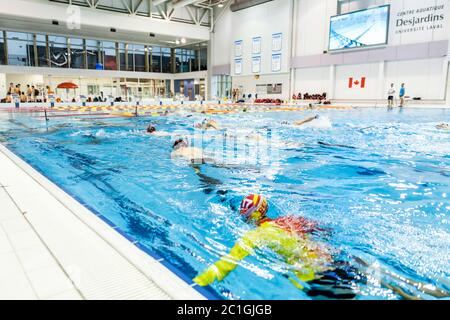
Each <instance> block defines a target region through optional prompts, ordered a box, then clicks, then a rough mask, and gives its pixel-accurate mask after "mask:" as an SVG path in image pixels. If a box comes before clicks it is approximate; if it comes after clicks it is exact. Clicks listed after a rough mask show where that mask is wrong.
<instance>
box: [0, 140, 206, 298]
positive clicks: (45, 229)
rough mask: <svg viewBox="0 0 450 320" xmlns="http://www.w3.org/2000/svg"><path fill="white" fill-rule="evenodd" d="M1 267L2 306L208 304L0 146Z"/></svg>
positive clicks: (169, 272)
mask: <svg viewBox="0 0 450 320" xmlns="http://www.w3.org/2000/svg"><path fill="white" fill-rule="evenodd" d="M0 264H1V265H2V268H1V269H0V299H180V300H181V299H186V300H191V299H205V297H204V296H203V295H201V294H200V293H199V292H198V291H196V290H195V289H193V288H192V287H191V286H190V285H188V284H187V283H186V282H185V281H183V280H182V279H180V278H179V277H178V276H176V275H175V274H174V273H172V272H171V271H170V270H169V269H167V268H166V267H165V266H164V265H162V264H161V263H160V262H158V261H157V260H155V259H154V258H152V257H150V256H149V255H148V254H146V253H145V252H143V251H141V250H140V249H139V248H138V247H136V246H135V245H133V244H132V243H131V242H130V241H129V240H128V239H126V238H125V237H123V236H122V235H121V234H119V233H118V232H117V231H115V230H114V229H113V228H112V227H111V226H109V225H108V224H107V223H106V222H104V221H103V220H101V219H100V218H99V217H97V216H96V215H95V214H94V213H92V212H91V211H89V210H88V209H87V208H85V207H84V206H83V205H81V204H80V203H78V202H77V201H76V200H75V199H73V198H72V197H71V196H69V195H68V194H67V193H65V192H64V191H63V190H61V189H60V188H59V187H57V186H56V185H55V184H53V183H52V182H50V181H49V180H48V179H47V178H45V177H44V176H42V175H41V174H40V173H38V172H37V171H36V170H34V169H33V168H32V167H31V166H30V165H28V164H27V163H25V162H24V161H23V160H22V159H20V158H19V157H17V156H16V155H15V154H13V153H12V152H11V151H9V150H8V149H7V148H6V147H5V146H3V145H1V144H0ZM2 280H3V281H2Z"/></svg>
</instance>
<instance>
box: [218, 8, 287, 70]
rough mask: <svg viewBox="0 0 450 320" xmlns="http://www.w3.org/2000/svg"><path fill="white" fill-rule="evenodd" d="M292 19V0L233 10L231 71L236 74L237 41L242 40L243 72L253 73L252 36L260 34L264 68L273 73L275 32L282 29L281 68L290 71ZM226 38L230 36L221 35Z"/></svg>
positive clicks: (262, 68)
mask: <svg viewBox="0 0 450 320" xmlns="http://www.w3.org/2000/svg"><path fill="white" fill-rule="evenodd" d="M291 20H292V0H275V1H271V2H267V3H264V4H261V5H257V6H254V7H251V8H248V9H244V10H240V11H237V12H233V13H232V33H231V34H232V38H231V39H228V41H230V42H231V51H229V52H230V59H231V66H232V67H231V71H232V74H234V60H235V59H234V42H235V41H237V40H242V41H243V54H242V63H243V72H242V76H246V75H251V74H253V73H252V69H251V65H252V38H254V37H258V36H259V37H261V38H262V46H261V72H260V73H259V74H273V73H274V72H272V70H271V59H272V34H274V33H282V34H283V43H282V51H281V54H282V63H281V71H280V72H279V73H284V72H288V71H289V61H290V47H289V45H290V40H289V39H290V34H291V30H290V21H291ZM222 41H227V39H222Z"/></svg>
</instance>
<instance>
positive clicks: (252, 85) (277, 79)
mask: <svg viewBox="0 0 450 320" xmlns="http://www.w3.org/2000/svg"><path fill="white" fill-rule="evenodd" d="M278 83H281V84H282V85H283V88H282V93H281V94H272V95H270V94H260V93H259V94H258V98H273V99H288V98H289V74H287V73H286V74H274V75H261V76H260V78H259V79H255V76H253V75H252V76H242V77H234V78H233V88H239V89H240V91H241V96H242V94H245V95H248V94H251V95H252V96H253V97H255V94H256V93H257V92H256V85H259V84H278Z"/></svg>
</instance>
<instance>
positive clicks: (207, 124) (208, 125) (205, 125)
mask: <svg viewBox="0 0 450 320" xmlns="http://www.w3.org/2000/svg"><path fill="white" fill-rule="evenodd" d="M195 127H196V128H197V129H202V130H209V129H212V130H220V126H219V124H218V123H217V121H216V120H212V119H210V120H207V119H205V120H203V121H202V123H197V124H196V125H195Z"/></svg>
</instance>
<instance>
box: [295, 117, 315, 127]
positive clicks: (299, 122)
mask: <svg viewBox="0 0 450 320" xmlns="http://www.w3.org/2000/svg"><path fill="white" fill-rule="evenodd" d="M315 119H317V116H314V117H309V118H307V119H305V120H302V121H296V122H294V124H295V125H296V126H301V125H303V124H305V123H308V122H311V121H313V120H315Z"/></svg>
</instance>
